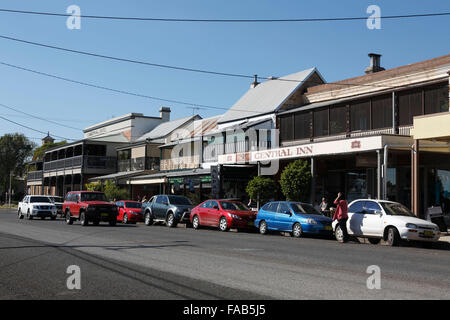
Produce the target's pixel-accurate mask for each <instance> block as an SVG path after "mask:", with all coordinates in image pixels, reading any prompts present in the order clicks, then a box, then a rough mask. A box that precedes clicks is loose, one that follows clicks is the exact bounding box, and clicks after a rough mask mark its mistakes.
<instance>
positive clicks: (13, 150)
mask: <svg viewBox="0 0 450 320" xmlns="http://www.w3.org/2000/svg"><path fill="white" fill-rule="evenodd" d="M34 147H35V143H34V142H32V141H30V140H28V138H27V137H25V136H24V135H23V134H21V133H14V134H10V133H7V134H5V135H3V136H2V137H0V164H1V165H0V188H3V190H2V193H3V192H6V191H7V190H8V188H9V175H10V174H12V175H13V176H23V174H24V172H25V166H26V162H27V161H28V160H29V159H30V157H31V155H32V150H33V148H34Z"/></svg>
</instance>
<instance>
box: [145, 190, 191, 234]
mask: <svg viewBox="0 0 450 320" xmlns="http://www.w3.org/2000/svg"><path fill="white" fill-rule="evenodd" d="M193 207H194V205H193V204H192V202H191V200H189V198H186V197H183V196H176V195H164V194H162V195H157V196H153V197H151V198H150V200H148V201H147V202H144V203H142V211H143V213H144V221H145V224H146V225H147V226H149V225H152V224H153V222H155V221H162V222H165V223H166V225H167V226H168V227H176V225H177V224H178V223H189V218H190V214H191V210H192V208H193Z"/></svg>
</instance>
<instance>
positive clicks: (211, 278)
mask: <svg viewBox="0 0 450 320" xmlns="http://www.w3.org/2000/svg"><path fill="white" fill-rule="evenodd" d="M70 265H77V266H79V267H80V271H81V289H80V290H69V289H68V288H67V286H66V281H67V278H68V277H69V276H70V274H67V273H66V271H67V268H68V266H70ZM371 265H376V266H378V267H379V268H380V272H381V283H380V284H381V288H380V289H368V288H367V284H366V283H367V279H368V277H369V276H371V274H368V273H367V268H368V267H369V266H371ZM449 266H450V250H449V248H448V246H445V245H444V246H440V247H438V248H437V249H423V248H420V247H414V246H403V247H394V248H391V247H388V246H385V245H371V244H368V243H357V242H351V243H347V244H340V243H337V242H336V241H334V240H331V239H322V238H314V237H306V238H301V239H295V238H291V237H286V236H280V234H279V233H273V234H269V235H265V236H262V235H260V234H258V233H256V232H255V233H251V232H233V231H230V232H225V233H223V232H219V231H217V230H214V229H206V228H205V229H201V230H194V229H186V228H184V227H178V228H174V229H169V228H167V227H165V226H163V225H155V226H151V227H146V226H145V225H143V224H138V225H121V224H118V225H117V226H116V227H110V226H108V225H106V224H105V225H100V226H97V227H94V226H92V225H89V226H88V227H82V226H80V225H79V223H78V222H75V223H74V224H73V225H71V226H69V225H66V224H65V222H64V221H63V220H56V221H51V220H45V221H42V220H31V221H28V220H18V219H17V215H16V213H15V212H14V211H6V210H0V299H29V298H32V299H123V300H129V299H258V300H259V299H449V298H450V290H448V289H449V288H450V268H449Z"/></svg>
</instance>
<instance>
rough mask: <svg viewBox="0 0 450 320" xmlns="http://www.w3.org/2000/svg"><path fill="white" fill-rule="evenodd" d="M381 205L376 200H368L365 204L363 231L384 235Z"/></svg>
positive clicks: (374, 234)
mask: <svg viewBox="0 0 450 320" xmlns="http://www.w3.org/2000/svg"><path fill="white" fill-rule="evenodd" d="M380 212H382V210H381V207H380V205H379V204H378V203H376V202H375V201H366V202H365V205H364V217H363V221H362V233H363V234H364V235H367V236H378V237H380V236H381V235H382V220H383V219H382V218H383V216H382V215H380V214H379V213H380Z"/></svg>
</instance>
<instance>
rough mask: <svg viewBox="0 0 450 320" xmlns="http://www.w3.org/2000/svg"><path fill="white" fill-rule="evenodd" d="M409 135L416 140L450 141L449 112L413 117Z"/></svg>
mask: <svg viewBox="0 0 450 320" xmlns="http://www.w3.org/2000/svg"><path fill="white" fill-rule="evenodd" d="M411 135H412V136H413V138H414V139H416V140H435V141H443V142H450V112H442V113H435V114H430V115H426V116H419V117H414V128H412V129H411Z"/></svg>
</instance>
